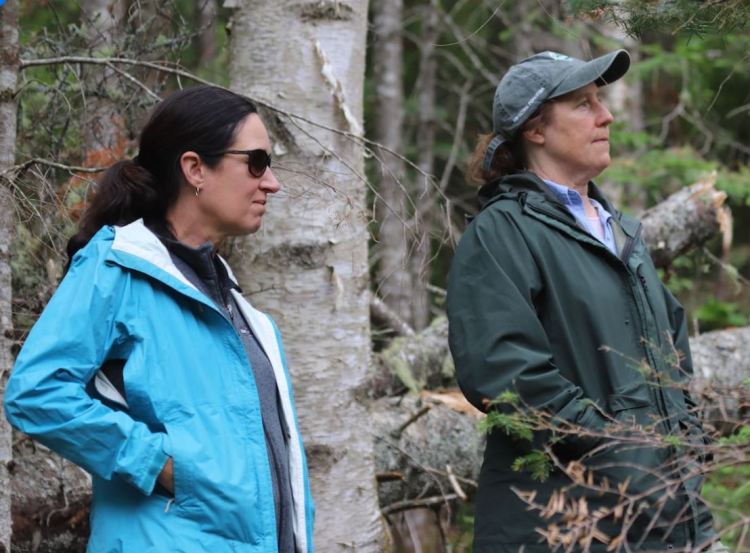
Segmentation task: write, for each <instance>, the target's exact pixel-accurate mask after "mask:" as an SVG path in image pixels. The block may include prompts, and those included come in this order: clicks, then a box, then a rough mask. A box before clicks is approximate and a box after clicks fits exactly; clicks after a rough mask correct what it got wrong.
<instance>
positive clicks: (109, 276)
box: [5, 221, 313, 553]
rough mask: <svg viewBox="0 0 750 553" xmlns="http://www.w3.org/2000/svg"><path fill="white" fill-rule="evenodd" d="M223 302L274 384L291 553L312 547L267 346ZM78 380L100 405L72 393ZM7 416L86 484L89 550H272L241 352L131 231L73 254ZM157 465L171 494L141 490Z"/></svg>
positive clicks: (277, 360) (261, 318)
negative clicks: (170, 470) (108, 372)
mask: <svg viewBox="0 0 750 553" xmlns="http://www.w3.org/2000/svg"><path fill="white" fill-rule="evenodd" d="M230 274H231V273H230ZM233 293H235V294H236V295H237V300H238V302H239V304H240V305H241V306H242V311H243V314H244V315H245V317H246V319H247V321H248V323H249V324H250V326H251V327H252V330H253V332H254V333H255V335H256V336H257V338H258V340H259V342H260V343H261V345H262V346H263V349H264V350H265V352H266V355H267V356H268V358H269V360H270V361H271V365H272V366H273V369H274V373H275V375H276V382H277V384H278V389H279V394H280V397H281V403H282V407H283V414H284V417H285V419H286V423H287V424H286V425H287V427H288V429H289V433H290V436H289V456H290V459H289V465H290V470H291V483H292V497H293V503H294V530H295V539H296V543H297V551H298V553H311V552H312V551H313V546H312V521H313V504H312V499H311V496H310V489H309V483H308V478H307V468H306V462H305V454H304V450H303V448H302V442H301V440H300V436H299V431H298V426H297V421H296V413H295V411H294V400H293V396H292V390H291V384H290V382H289V373H288V370H287V366H286V360H285V357H284V350H283V347H282V344H281V338H280V336H279V332H278V329H277V328H276V325H275V324H274V323H273V321H272V320H271V319H270V318H269V317H268V316H267V315H265V314H263V313H261V312H259V311H257V310H255V309H254V308H253V307H252V306H250V304H249V303H248V302H247V301H246V300H245V299H244V298H242V296H240V295H239V294H237V293H236V292H233ZM109 360H124V361H125V364H124V368H123V378H124V391H125V394H124V397H123V396H122V394H120V393H119V392H118V390H117V389H116V388H115V387H113V386H111V385H110V383H109V381H108V380H107V379H106V378H105V377H104V376H103V374H102V373H101V372H100V368H101V367H102V364H103V363H105V362H106V361H109ZM92 381H93V382H95V388H96V390H97V391H98V395H97V394H94V395H93V396H92V395H91V394H89V393H87V391H86V390H87V384H89V383H90V382H92ZM100 398H101V399H100ZM5 410H6V415H7V417H8V420H9V421H10V422H11V424H12V425H13V426H15V427H16V428H18V429H19V430H22V431H23V432H25V433H27V434H29V435H30V436H32V437H34V438H35V439H37V440H39V441H40V442H41V443H43V444H45V445H46V446H48V447H50V448H51V449H52V450H54V451H56V452H58V453H59V454H61V455H63V456H64V457H66V458H68V459H70V460H71V461H73V462H75V463H77V464H78V465H80V466H81V467H83V468H84V469H86V470H87V471H89V472H90V473H91V474H92V475H93V499H92V505H91V537H90V540H89V545H88V551H89V552H91V553H115V552H123V553H125V552H133V553H147V552H156V551H159V552H163V551H170V552H183V553H192V552H206V551H210V552H212V553H222V552H230V551H231V552H235V553H238V552H243V553H244V552H246V553H276V551H277V550H278V547H277V544H276V520H275V512H274V499H273V488H272V481H271V469H270V467H269V462H268V453H267V451H266V446H265V439H264V435H263V422H262V420H261V412H260V403H259V400H258V392H257V389H256V386H255V381H254V379H253V371H252V368H251V367H250V363H249V361H248V358H247V355H246V353H245V350H244V348H243V346H242V342H241V341H240V338H239V336H238V335H237V333H236V331H235V330H234V327H233V326H232V324H231V322H230V321H228V320H227V319H226V318H225V317H224V315H223V314H222V313H221V312H220V311H219V310H218V309H217V307H216V306H215V305H214V304H213V302H212V301H211V300H210V299H209V298H208V297H206V296H205V295H204V294H203V293H201V292H200V291H198V290H197V289H196V288H195V287H194V286H193V285H192V284H191V283H190V282H189V281H188V280H187V279H185V277H184V276H183V275H182V273H180V271H179V270H178V269H177V268H176V267H175V266H174V264H173V263H172V260H171V258H170V256H169V253H168V251H167V249H166V248H165V247H164V245H163V244H162V243H161V241H159V239H158V238H157V237H156V236H155V235H154V234H153V233H151V231H149V230H148V229H147V228H146V227H145V226H144V225H143V222H142V221H136V222H134V223H131V224H129V225H127V226H124V227H104V228H102V229H101V230H100V231H99V232H98V233H97V234H96V235H95V236H94V237H93V238H92V239H91V241H90V242H89V243H88V244H87V245H86V247H84V248H83V249H82V250H80V251H79V252H78V253H77V254H76V255H75V256H74V258H73V262H72V264H71V267H70V270H69V272H68V274H67V275H66V276H65V278H64V279H63V281H62V282H61V284H60V287H59V288H58V290H57V291H56V293H55V294H54V296H53V297H52V299H51V300H50V302H49V304H48V305H47V308H46V309H45V310H44V312H43V313H42V315H41V317H40V318H39V321H38V322H37V323H36V325H35V326H34V328H33V329H32V331H31V333H30V334H29V336H28V339H27V340H26V343H25V345H24V347H23V349H22V350H21V353H20V354H19V356H18V359H17V361H16V364H15V367H14V369H13V373H12V375H11V378H10V380H9V382H8V386H7V389H6V394H5ZM168 457H172V459H173V462H174V482H175V491H174V496H173V497H172V496H171V495H169V496H168V495H167V494H166V493H164V494H162V493H159V492H158V491H155V490H154V488H155V483H156V479H157V476H158V474H159V472H160V471H161V469H162V467H163V466H164V463H165V462H166V461H167V458H168Z"/></svg>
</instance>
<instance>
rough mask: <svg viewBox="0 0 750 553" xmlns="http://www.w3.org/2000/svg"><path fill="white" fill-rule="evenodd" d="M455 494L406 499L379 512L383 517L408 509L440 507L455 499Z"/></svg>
mask: <svg viewBox="0 0 750 553" xmlns="http://www.w3.org/2000/svg"><path fill="white" fill-rule="evenodd" d="M457 498H458V496H457V495H456V494H452V493H451V494H448V495H443V496H439V497H437V496H436V497H425V498H424V499H407V500H404V501H397V502H396V503H391V504H390V505H388V506H386V507H383V508H382V509H381V510H380V512H381V513H383V514H384V515H389V514H391V513H397V512H399V511H408V510H409V509H417V508H419V507H431V506H432V505H440V504H441V503H448V502H449V501H452V500H453V499H457Z"/></svg>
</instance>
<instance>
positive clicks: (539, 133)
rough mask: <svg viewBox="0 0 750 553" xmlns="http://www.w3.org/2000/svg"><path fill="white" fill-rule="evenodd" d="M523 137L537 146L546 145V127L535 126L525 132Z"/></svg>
mask: <svg viewBox="0 0 750 553" xmlns="http://www.w3.org/2000/svg"><path fill="white" fill-rule="evenodd" d="M523 137H524V138H525V139H526V140H527V141H528V142H530V143H531V144H535V145H537V146H542V145H543V144H544V125H534V126H532V127H531V128H529V129H526V130H525V131H523Z"/></svg>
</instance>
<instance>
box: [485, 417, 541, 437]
mask: <svg viewBox="0 0 750 553" xmlns="http://www.w3.org/2000/svg"><path fill="white" fill-rule="evenodd" d="M479 430H480V431H481V432H490V431H493V430H501V431H503V432H505V434H506V435H508V436H512V437H514V438H518V439H521V440H528V441H531V440H532V439H533V437H534V433H533V430H532V426H531V425H530V424H529V421H528V418H527V417H526V416H524V415H523V414H521V413H501V412H498V411H490V412H489V413H488V414H487V416H486V417H485V418H483V419H482V420H481V421H480V423H479Z"/></svg>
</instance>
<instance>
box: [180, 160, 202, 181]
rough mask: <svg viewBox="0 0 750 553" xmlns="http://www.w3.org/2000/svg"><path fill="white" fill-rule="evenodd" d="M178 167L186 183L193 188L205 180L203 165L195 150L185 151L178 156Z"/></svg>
mask: <svg viewBox="0 0 750 553" xmlns="http://www.w3.org/2000/svg"><path fill="white" fill-rule="evenodd" d="M180 168H181V169H182V174H183V175H184V176H185V180H186V181H187V183H188V184H189V185H190V186H192V187H193V188H196V187H197V188H200V187H201V186H203V181H204V180H205V165H203V160H202V159H201V156H199V155H198V154H196V153H195V152H185V153H183V154H182V155H181V156H180Z"/></svg>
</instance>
